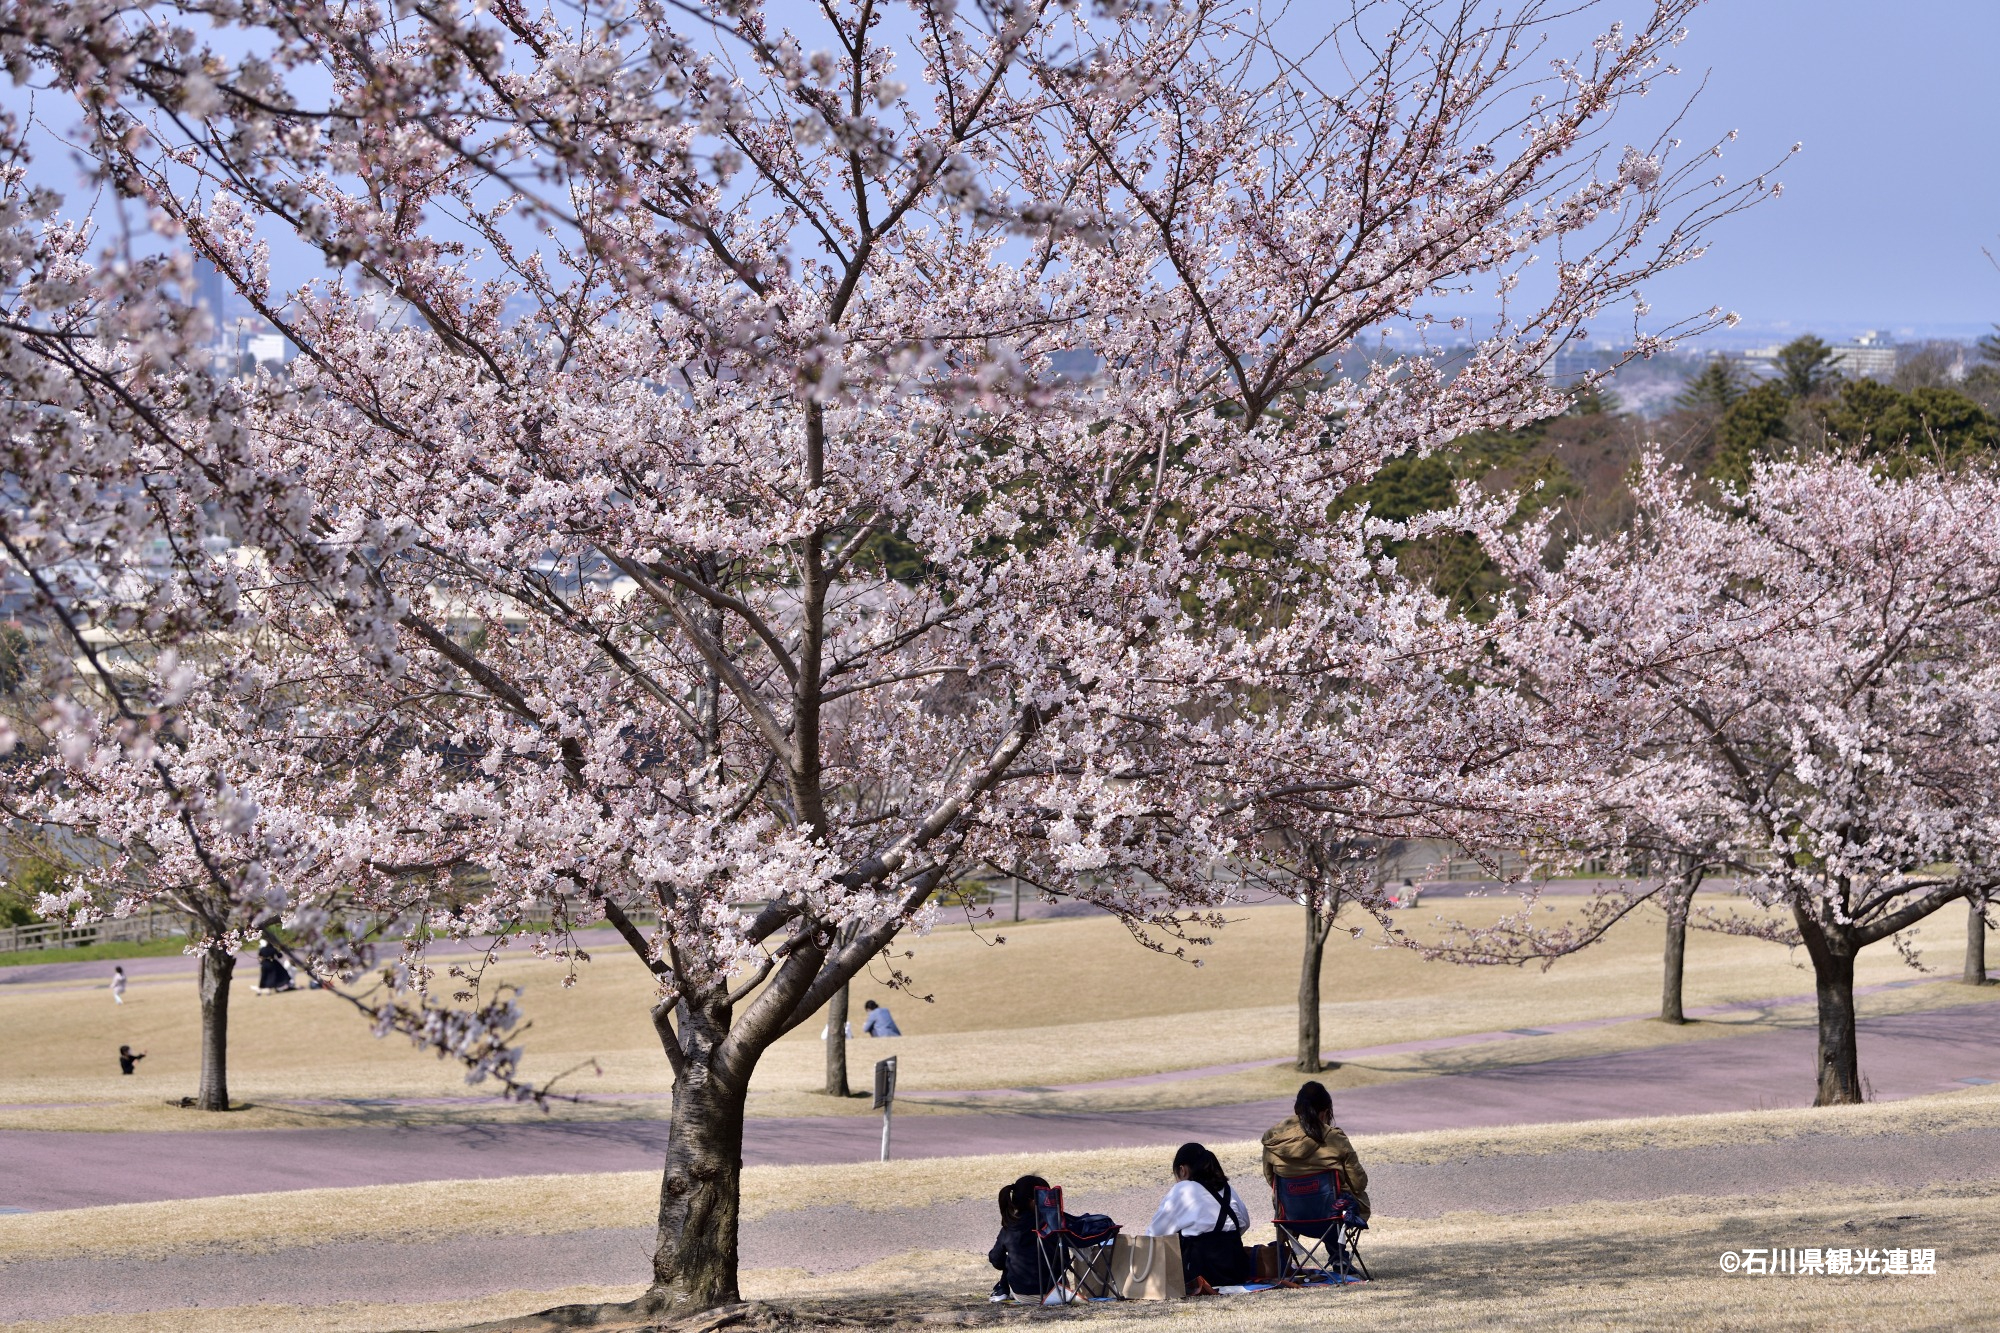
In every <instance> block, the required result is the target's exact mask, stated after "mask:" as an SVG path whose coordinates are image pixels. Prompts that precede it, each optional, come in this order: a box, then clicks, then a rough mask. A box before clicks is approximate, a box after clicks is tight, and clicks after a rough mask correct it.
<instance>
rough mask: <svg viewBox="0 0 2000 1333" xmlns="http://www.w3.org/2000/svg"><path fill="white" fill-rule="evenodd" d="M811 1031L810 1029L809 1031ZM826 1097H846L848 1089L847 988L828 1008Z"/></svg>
mask: <svg viewBox="0 0 2000 1333" xmlns="http://www.w3.org/2000/svg"><path fill="white" fill-rule="evenodd" d="M808 1030H810V1029H808ZM826 1095H827V1096H829V1097H845V1096H847V1095H848V1088H847V987H845V986H842V987H841V988H840V989H839V990H837V991H835V992H834V993H833V999H832V1000H831V1001H829V1002H828V1004H827V1006H826Z"/></svg>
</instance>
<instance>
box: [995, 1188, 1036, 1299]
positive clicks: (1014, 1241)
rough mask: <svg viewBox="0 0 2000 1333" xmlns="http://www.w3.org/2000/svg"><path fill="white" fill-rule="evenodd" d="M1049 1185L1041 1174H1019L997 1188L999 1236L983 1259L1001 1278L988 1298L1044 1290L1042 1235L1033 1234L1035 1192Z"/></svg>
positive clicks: (1034, 1294) (1034, 1293) (1027, 1294)
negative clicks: (1014, 1179)
mask: <svg viewBox="0 0 2000 1333" xmlns="http://www.w3.org/2000/svg"><path fill="white" fill-rule="evenodd" d="M1048 1184H1049V1182H1048V1181H1046V1180H1043V1179H1042V1178H1041V1177H1040V1176H1022V1177H1021V1178H1020V1179H1019V1180H1017V1181H1015V1182H1014V1183H1013V1184H1011V1185H1002V1186H1001V1187H1000V1235H999V1236H998V1238H996V1239H995V1240H994V1242H993V1248H992V1249H991V1250H989V1251H988V1252H987V1254H986V1261H987V1262H988V1263H990V1264H992V1265H993V1266H994V1267H995V1268H997V1269H999V1270H1000V1280H999V1281H998V1282H995V1283H994V1284H993V1294H992V1295H991V1296H989V1297H988V1298H987V1299H988V1300H992V1301H1004V1300H1008V1299H1010V1298H1011V1297H1012V1296H1041V1295H1043V1294H1044V1292H1045V1291H1046V1290H1047V1288H1046V1287H1045V1286H1044V1285H1043V1281H1042V1262H1041V1255H1040V1253H1039V1250H1040V1246H1041V1237H1039V1236H1037V1235H1036V1234H1035V1191H1036V1190H1037V1189H1047V1188H1048Z"/></svg>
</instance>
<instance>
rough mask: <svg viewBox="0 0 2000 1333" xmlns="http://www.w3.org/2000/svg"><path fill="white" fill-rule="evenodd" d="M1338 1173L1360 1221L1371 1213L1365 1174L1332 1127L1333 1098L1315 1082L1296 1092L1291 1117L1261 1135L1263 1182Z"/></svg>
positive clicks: (1273, 1183) (1343, 1136)
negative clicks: (1323, 1172)
mask: <svg viewBox="0 0 2000 1333" xmlns="http://www.w3.org/2000/svg"><path fill="white" fill-rule="evenodd" d="M1321 1171H1338V1172H1340V1174H1341V1178H1342V1179H1343V1180H1344V1181H1345V1182H1346V1183H1347V1190H1348V1193H1350V1194H1352V1195H1353V1196H1354V1201H1355V1203H1356V1204H1358V1205H1359V1206H1360V1209H1361V1217H1362V1220H1363V1221H1366V1220H1367V1219H1368V1215H1369V1214H1370V1213H1371V1212H1373V1211H1374V1209H1373V1206H1372V1205H1370V1204H1369V1202H1368V1173H1367V1172H1366V1171H1365V1170H1363V1169H1362V1166H1361V1159H1360V1158H1358V1157H1356V1156H1355V1155H1354V1145H1353V1144H1351V1143H1349V1142H1348V1141H1347V1135H1346V1134H1344V1133H1342V1132H1341V1129H1340V1126H1338V1125H1336V1124H1334V1123H1333V1096H1332V1094H1331V1093H1329V1092H1328V1091H1327V1090H1326V1085H1325V1084H1324V1083H1320V1082H1318V1081H1317V1080H1314V1081H1312V1082H1308V1083H1307V1084H1306V1085H1305V1086H1304V1087H1302V1088H1300V1089H1299V1095H1298V1098H1297V1100H1295V1101H1294V1102H1293V1103H1292V1115H1291V1116H1289V1117H1288V1118H1286V1119H1285V1120H1283V1121H1281V1122H1279V1123H1278V1124H1276V1125H1274V1126H1272V1127H1271V1128H1270V1129H1268V1130H1266V1131H1265V1132H1264V1179H1265V1180H1268V1181H1269V1182H1271V1188H1272V1189H1273V1190H1275V1189H1276V1188H1277V1187H1278V1177H1279V1176H1311V1175H1317V1174H1318V1173H1320V1172H1321Z"/></svg>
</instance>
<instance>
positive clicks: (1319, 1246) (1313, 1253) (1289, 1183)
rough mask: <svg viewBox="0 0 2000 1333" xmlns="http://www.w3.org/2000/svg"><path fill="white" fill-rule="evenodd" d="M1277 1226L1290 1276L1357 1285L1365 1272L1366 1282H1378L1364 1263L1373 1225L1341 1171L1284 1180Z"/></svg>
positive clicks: (1278, 1203) (1280, 1188)
mask: <svg viewBox="0 0 2000 1333" xmlns="http://www.w3.org/2000/svg"><path fill="white" fill-rule="evenodd" d="M1272 1222H1273V1225H1274V1226H1276V1227H1277V1230H1278V1239H1279V1241H1280V1242H1282V1244H1283V1246H1284V1250H1283V1256H1284V1260H1285V1273H1286V1276H1288V1277H1302V1278H1304V1279H1306V1280H1307V1281H1311V1280H1313V1279H1315V1278H1317V1279H1318V1280H1320V1281H1325V1282H1353V1281H1356V1280H1357V1279H1356V1277H1355V1270H1356V1269H1359V1270H1360V1275H1361V1277H1363V1278H1368V1279H1369V1280H1370V1281H1373V1277H1372V1275H1371V1274H1370V1273H1369V1272H1368V1265H1367V1264H1365V1263H1363V1262H1361V1249H1360V1233H1361V1232H1362V1231H1364V1230H1366V1229H1367V1226H1368V1222H1367V1220H1366V1219H1365V1218H1363V1217H1362V1216H1361V1208H1360V1205H1359V1204H1357V1203H1356V1202H1355V1200H1354V1196H1353V1195H1352V1194H1350V1193H1349V1192H1348V1190H1347V1182H1346V1180H1345V1179H1343V1178H1342V1176H1341V1174H1340V1172H1338V1171H1321V1172H1318V1173H1316V1174H1314V1175H1310V1176H1279V1177H1278V1194H1277V1216H1276V1217H1275V1218H1273V1219H1272Z"/></svg>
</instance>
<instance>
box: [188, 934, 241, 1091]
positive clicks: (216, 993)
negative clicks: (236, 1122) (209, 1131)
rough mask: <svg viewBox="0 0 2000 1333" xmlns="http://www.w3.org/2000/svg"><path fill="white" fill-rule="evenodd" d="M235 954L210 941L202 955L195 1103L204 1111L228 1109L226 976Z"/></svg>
mask: <svg viewBox="0 0 2000 1333" xmlns="http://www.w3.org/2000/svg"><path fill="white" fill-rule="evenodd" d="M235 972H236V955H235V954H233V953H230V952H229V951H228V950H227V949H225V948H223V947H222V946H221V945H220V944H210V945H209V946H208V948H206V949H204V950H203V951H202V955H201V1088H200V1090H199V1091H198V1092H197V1093H196V1094H195V1105H196V1106H197V1107H199V1108H200V1109H201V1110H204V1111H227V1110H228V1109H229V979H230V977H231V976H233V975H234V974H235Z"/></svg>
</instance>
